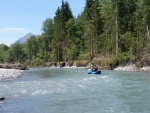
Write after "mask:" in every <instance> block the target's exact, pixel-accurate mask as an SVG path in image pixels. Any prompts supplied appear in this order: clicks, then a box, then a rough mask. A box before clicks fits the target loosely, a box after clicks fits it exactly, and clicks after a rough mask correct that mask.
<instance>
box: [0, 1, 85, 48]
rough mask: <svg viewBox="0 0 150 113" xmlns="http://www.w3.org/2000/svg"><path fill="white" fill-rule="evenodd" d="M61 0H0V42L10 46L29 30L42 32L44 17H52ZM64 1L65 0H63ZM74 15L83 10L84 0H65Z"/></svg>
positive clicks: (35, 32) (37, 32)
mask: <svg viewBox="0 0 150 113" xmlns="http://www.w3.org/2000/svg"><path fill="white" fill-rule="evenodd" d="M61 1H62V0H0V44H1V43H3V44H6V45H8V46H10V45H11V44H12V43H14V42H15V41H16V40H18V39H19V38H21V37H23V36H25V35H26V34H27V33H29V32H31V33H33V34H35V35H39V34H41V33H42V31H41V28H42V24H43V21H44V20H45V19H46V18H53V17H54V15H55V12H56V10H57V8H58V7H59V6H61ZM64 1H66V0H64ZM67 1H68V2H69V5H70V8H71V10H72V13H73V15H74V16H77V15H78V14H80V13H81V12H82V11H83V8H84V6H85V0H67Z"/></svg>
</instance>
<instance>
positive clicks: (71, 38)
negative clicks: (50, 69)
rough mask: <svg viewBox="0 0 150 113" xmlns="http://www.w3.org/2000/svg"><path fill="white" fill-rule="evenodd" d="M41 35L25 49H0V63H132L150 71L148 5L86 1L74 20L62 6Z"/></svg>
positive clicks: (134, 1)
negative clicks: (147, 67) (83, 61)
mask: <svg viewBox="0 0 150 113" xmlns="http://www.w3.org/2000/svg"><path fill="white" fill-rule="evenodd" d="M41 29H42V34H41V35H39V36H31V37H30V38H29V39H28V40H27V41H26V42H25V43H24V44H19V43H14V44H12V45H11V46H10V47H8V46H6V45H4V44H1V45H0V53H1V54H0V63H6V62H7V63H16V62H19V63H26V64H27V65H31V66H39V65H44V64H45V63H47V62H67V61H81V60H86V61H89V62H95V61H97V64H99V65H104V66H106V65H109V64H112V65H114V64H115V65H118V64H119V63H121V62H124V61H129V60H132V61H135V62H140V63H141V64H139V66H140V65H150V1H149V0H142V1H141V0H86V1H85V7H84V10H83V12H81V13H80V14H79V15H78V16H77V17H74V16H73V13H72V11H71V8H70V6H69V3H68V2H67V1H62V4H61V6H60V7H58V9H57V10H56V13H55V16H54V18H47V19H45V20H44V22H43V26H42V28H41ZM4 38H5V37H4Z"/></svg>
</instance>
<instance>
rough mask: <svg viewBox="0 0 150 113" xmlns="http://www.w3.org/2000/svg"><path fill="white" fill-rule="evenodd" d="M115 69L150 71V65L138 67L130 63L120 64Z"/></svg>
mask: <svg viewBox="0 0 150 113" xmlns="http://www.w3.org/2000/svg"><path fill="white" fill-rule="evenodd" d="M114 70H117V71H137V72H150V66H143V67H140V68H138V67H136V65H135V64H129V65H125V66H118V67H117V68H115V69H114Z"/></svg>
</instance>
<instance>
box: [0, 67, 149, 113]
mask: <svg viewBox="0 0 150 113" xmlns="http://www.w3.org/2000/svg"><path fill="white" fill-rule="evenodd" d="M0 96H5V100H4V101H1V102H0V113H150V107H149V105H150V74H149V73H138V72H121V71H106V70H102V74H100V75H90V74H87V70H86V69H71V68H70V69H66V68H31V69H29V70H27V71H24V72H23V74H22V77H21V78H19V79H16V80H9V81H1V82H0Z"/></svg>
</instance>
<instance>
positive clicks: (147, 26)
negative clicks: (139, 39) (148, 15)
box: [146, 22, 150, 40]
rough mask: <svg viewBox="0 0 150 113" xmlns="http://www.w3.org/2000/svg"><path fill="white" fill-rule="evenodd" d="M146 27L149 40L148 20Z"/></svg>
mask: <svg viewBox="0 0 150 113" xmlns="http://www.w3.org/2000/svg"><path fill="white" fill-rule="evenodd" d="M146 29H147V35H148V38H149V40H150V34H149V27H148V24H147V22H146Z"/></svg>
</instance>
